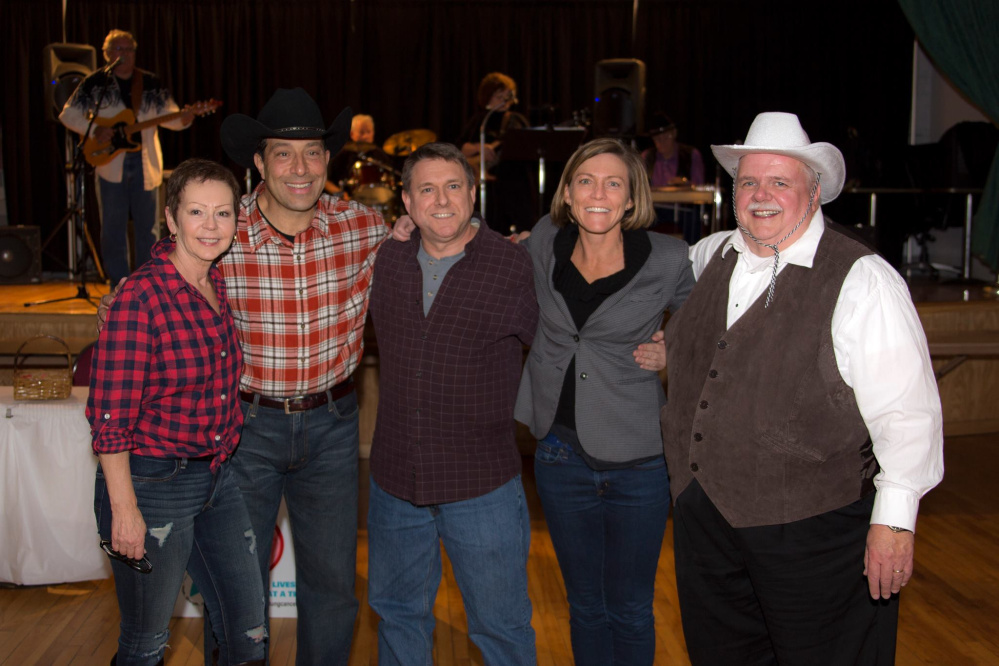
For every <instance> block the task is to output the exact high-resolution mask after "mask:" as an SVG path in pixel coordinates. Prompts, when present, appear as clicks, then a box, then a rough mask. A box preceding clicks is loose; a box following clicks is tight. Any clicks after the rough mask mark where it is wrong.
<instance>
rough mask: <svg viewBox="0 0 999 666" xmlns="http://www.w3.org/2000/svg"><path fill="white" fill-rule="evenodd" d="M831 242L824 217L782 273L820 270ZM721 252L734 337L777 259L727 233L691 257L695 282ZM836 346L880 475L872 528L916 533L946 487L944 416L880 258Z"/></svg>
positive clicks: (838, 320) (924, 354)
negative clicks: (922, 509) (727, 271)
mask: <svg viewBox="0 0 999 666" xmlns="http://www.w3.org/2000/svg"><path fill="white" fill-rule="evenodd" d="M824 232H825V220H824V218H823V216H822V210H821V209H819V210H817V211H816V212H815V216H814V217H813V218H812V221H811V223H810V224H809V226H808V228H807V229H806V230H805V232H804V233H803V234H802V235H801V236H800V237H799V238H798V240H797V241H795V242H794V243H793V244H792V245H791V246H789V247H788V248H786V249H784V250H781V253H780V266H779V267H778V273H779V272H780V271H782V270H783V269H784V267H785V266H787V265H788V264H797V265H798V266H805V267H807V268H811V266H812V261H813V260H814V258H815V251H816V249H817V248H818V245H819V239H820V238H822V234H823V233H824ZM748 242H752V241H748ZM722 245H724V248H723V250H722V252H723V254H725V253H727V252H728V251H729V250H734V251H735V252H737V253H738V254H739V260H738V261H737V262H736V266H735V270H734V272H733V273H732V279H731V281H730V282H729V292H728V321H727V326H728V327H729V328H731V327H732V325H733V324H734V323H735V322H736V321H738V320H739V317H741V316H742V314H743V313H744V312H745V311H746V310H747V309H748V308H749V307H750V306H751V305H752V304H753V302H755V301H756V299H757V298H759V297H760V296H761V295H762V294H764V293H765V292H766V290H767V288H768V287H769V286H770V276H771V273H772V271H773V261H774V258H773V256H772V255H771V256H766V257H760V256H757V255H755V254H753V253H752V252H751V251H750V249H749V246H748V244H747V239H746V238H745V236H743V234H742V232H740V231H739V230H735V231H723V232H720V233H716V234H712V235H710V236H708V237H706V238H704V239H702V240H701V241H700V242H698V243H697V244H696V245H694V246H693V247H691V248H690V260H691V262H692V263H693V265H694V277H695V278H699V277H700V275H701V273H702V272H703V271H704V268H705V266H706V265H707V263H708V262H709V261H710V260H711V257H712V256H714V253H715V251H717V249H718V247H719V246H722ZM780 288H781V286H780V283H778V284H777V290H778V291H779V290H780ZM832 339H833V350H834V353H835V356H836V365H837V366H838V367H839V372H840V375H841V376H842V377H843V381H844V382H846V384H847V385H848V386H850V387H851V388H852V389H853V392H854V394H855V396H856V399H857V406H858V407H859V408H860V414H861V416H862V417H863V419H864V423H866V424H867V430H868V432H869V433H870V435H871V440H872V442H873V444H874V455H875V457H876V458H877V460H878V463H879V464H880V466H881V471H880V472H879V473H878V475H877V476H875V477H874V485H875V487H876V488H877V495H876V496H875V500H874V511H873V513H872V515H871V523H877V524H882V525H894V526H897V527H904V528H906V529H910V530H913V531H915V527H916V514H917V512H918V511H919V500H920V498H921V497H922V496H923V495H925V494H926V493H927V492H929V490H930V489H931V488H933V487H934V486H935V485H937V484H938V483H940V479H942V478H943V468H944V466H943V416H942V414H941V410H940V395H939V393H938V392H937V383H936V379H935V377H934V375H933V366H932V365H931V364H930V355H929V350H928V348H927V346H926V335H925V334H924V332H923V326H922V324H921V323H920V321H919V316H918V315H917V314H916V308H915V306H914V305H913V304H912V298H911V297H910V295H909V289H908V287H906V284H905V282H904V281H903V280H902V277H901V276H900V275H899V274H898V273H897V272H896V271H895V269H893V268H892V267H891V266H890V265H889V264H888V263H887V262H886V261H885V260H884V259H882V258H881V257H879V256H877V255H874V254H872V255H869V256H866V257H862V258H860V259H858V260H857V262H856V263H855V264H854V265H853V268H851V269H850V272H849V273H848V274H847V276H846V279H845V280H844V281H843V288H842V290H841V291H840V294H839V299H838V300H837V301H836V309H835V310H834V311H833V317H832Z"/></svg>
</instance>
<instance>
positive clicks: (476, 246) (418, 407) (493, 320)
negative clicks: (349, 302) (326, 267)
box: [371, 225, 538, 505]
mask: <svg viewBox="0 0 999 666" xmlns="http://www.w3.org/2000/svg"><path fill="white" fill-rule="evenodd" d="M419 245H420V235H419V232H414V234H413V238H412V239H411V240H410V241H409V242H406V243H388V244H386V245H385V246H384V247H383V248H382V249H381V250H379V252H378V263H377V264H376V266H375V280H374V286H373V287H372V290H371V321H372V323H373V324H374V326H375V333H376V335H377V337H378V358H379V368H380V373H379V384H378V386H379V398H378V417H377V423H376V426H375V435H374V442H373V445H372V449H371V473H372V475H373V476H374V478H375V481H376V482H377V483H378V485H379V486H381V488H382V489H383V490H385V491H386V492H388V493H390V494H392V495H394V496H395V497H398V498H401V499H405V500H408V501H410V502H412V503H413V504H417V505H428V504H443V503H446V502H455V501H459V500H465V499H471V498H473V497H480V496H482V495H485V494H486V493H488V492H490V491H492V490H494V489H496V488H498V487H499V486H501V485H503V484H504V483H506V482H507V481H509V480H510V479H512V478H513V477H514V476H515V475H516V474H519V473H520V469H521V461H520V453H519V452H518V450H517V446H516V442H515V430H514V428H515V424H514V420H513V405H514V401H515V399H516V396H517V388H518V384H519V382H520V370H521V365H522V361H523V345H524V344H531V342H532V341H533V339H534V333H535V331H536V329H537V326H538V304H537V299H536V297H535V293H534V279H533V268H532V266H531V259H530V257H529V256H528V254H527V250H526V249H525V248H522V247H520V246H517V245H514V244H512V243H511V242H510V241H508V240H506V239H505V238H503V237H502V236H500V235H499V234H497V233H496V232H494V231H491V230H489V229H488V228H486V227H485V225H483V226H482V227H481V228H480V229H479V231H478V233H476V234H475V237H474V238H473V239H472V240H471V241H470V242H469V243H468V244H467V245H466V246H465V256H464V257H462V258H461V259H460V260H459V261H458V262H457V263H456V264H455V265H454V266H452V267H451V268H450V270H448V272H447V274H446V275H445V276H444V280H443V281H442V283H441V285H440V289H439V290H438V292H437V295H436V296H435V297H434V303H433V305H432V306H431V308H430V312H429V314H428V315H426V316H424V314H423V296H422V293H421V292H422V286H423V273H422V272H421V269H420V264H419V261H418V260H417V256H416V254H417V250H418V248H419Z"/></svg>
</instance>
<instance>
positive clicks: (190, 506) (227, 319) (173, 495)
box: [87, 159, 267, 666]
mask: <svg viewBox="0 0 999 666" xmlns="http://www.w3.org/2000/svg"><path fill="white" fill-rule="evenodd" d="M238 211H239V183H238V182H237V181H236V179H235V178H234V177H233V175H232V173H231V172H230V171H229V170H228V169H226V168H225V167H223V166H221V165H219V164H216V163H215V162H211V161H208V160H200V159H197V160H187V161H185V162H183V163H182V164H181V165H180V166H178V167H177V168H176V169H175V170H174V172H173V175H172V177H171V178H170V181H169V183H168V185H167V202H166V218H167V225H168V226H169V227H170V232H171V233H170V240H169V241H166V242H168V243H170V245H172V247H171V248H170V249H169V252H167V253H166V254H165V255H164V254H163V253H159V254H158V255H156V256H154V257H153V259H151V260H150V261H149V262H147V263H146V264H144V265H143V266H142V267H141V268H140V269H139V270H138V271H136V272H135V273H134V274H133V275H132V276H131V277H130V278H129V280H128V282H126V283H125V285H124V286H123V287H122V288H121V290H120V292H119V294H118V296H117V298H116V299H115V301H114V304H113V305H112V306H111V309H110V311H109V312H108V317H107V323H106V324H105V325H104V329H103V330H102V332H101V336H100V338H99V340H98V341H97V346H96V348H95V351H94V357H93V372H92V379H91V385H90V399H89V402H88V405H87V418H88V419H89V420H90V424H91V432H92V434H93V447H94V452H95V453H97V454H98V456H99V457H100V467H99V468H98V470H97V481H96V484H95V489H94V495H95V496H94V511H95V514H96V517H97V523H98V529H99V531H100V538H101V547H102V548H104V550H105V552H107V553H108V555H109V556H110V557H111V568H112V571H113V572H114V578H115V588H116V591H117V595H118V607H119V610H120V612H121V632H120V636H119V639H118V654H117V655H116V657H115V659H114V660H112V662H111V663H112V664H115V663H117V664H118V665H119V666H125V665H129V666H130V665H132V664H135V665H141V666H146V665H147V664H149V665H153V664H162V663H163V653H164V650H165V648H166V643H167V638H168V635H169V632H168V626H169V622H170V617H171V615H172V612H173V607H174V603H175V601H176V599H177V594H178V592H179V591H180V587H181V584H182V582H183V579H184V572H185V571H187V572H189V573H190V575H191V578H192V579H193V580H194V582H195V584H196V585H197V587H198V589H199V590H200V592H201V594H202V597H203V598H204V600H205V609H206V611H207V613H208V614H209V616H211V619H212V626H213V627H215V631H216V636H215V638H216V640H217V642H218V645H219V655H218V663H219V664H263V663H264V658H265V656H266V649H267V641H266V638H267V631H266V628H265V624H264V593H263V586H262V584H261V581H260V576H259V575H258V574H257V560H256V538H255V536H254V533H253V530H252V528H251V527H250V519H249V516H248V514H247V512H246V507H245V505H244V504H243V499H242V496H241V495H240V492H239V487H238V485H237V482H236V479H235V478H234V477H233V476H232V473H231V471H230V470H229V462H228V461H229V458H230V456H231V455H232V452H233V450H234V449H235V448H236V444H237V443H238V441H239V431H240V427H241V426H242V422H243V416H242V411H241V410H240V409H239V395H238V390H239V375H240V370H241V366H242V353H241V352H240V348H239V341H238V339H237V337H236V329H235V325H234V323H233V319H232V314H231V313H230V311H229V304H228V302H227V300H226V291H225V281H224V280H223V279H222V276H221V274H220V273H219V271H218V269H217V268H216V267H215V265H214V262H215V260H216V259H218V257H219V256H221V255H222V254H223V253H224V252H225V251H226V250H228V249H229V245H230V244H231V243H232V239H233V235H234V234H235V231H236V219H237V214H238Z"/></svg>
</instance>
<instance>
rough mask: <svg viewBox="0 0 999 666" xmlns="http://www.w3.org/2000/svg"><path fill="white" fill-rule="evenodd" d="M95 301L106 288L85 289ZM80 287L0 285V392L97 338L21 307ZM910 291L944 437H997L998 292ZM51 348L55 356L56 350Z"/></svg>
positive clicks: (55, 313) (60, 313) (370, 369)
mask: <svg viewBox="0 0 999 666" xmlns="http://www.w3.org/2000/svg"><path fill="white" fill-rule="evenodd" d="M87 290H88V292H89V293H90V294H91V295H92V296H94V297H95V298H96V299H99V298H100V297H101V296H103V295H104V294H106V293H107V291H108V286H107V285H104V284H88V285H87ZM77 291H78V285H76V284H74V283H72V282H68V281H49V282H45V283H43V284H39V285H7V286H3V285H0V385H3V384H10V383H11V372H10V368H11V366H12V363H13V356H14V353H15V352H16V351H17V348H18V346H20V344H21V343H22V342H23V341H24V340H26V339H28V338H29V337H31V336H33V335H37V334H40V333H47V334H50V335H55V336H57V337H60V338H62V339H63V340H65V341H66V343H67V345H69V347H70V351H71V352H72V353H74V354H76V353H78V352H79V350H80V349H82V348H83V347H84V346H85V345H86V344H87V343H89V342H91V341H93V340H94V339H96V337H97V329H96V313H97V308H96V307H95V306H94V305H92V304H90V303H88V302H86V301H84V300H69V301H62V302H59V303H51V304H47V305H38V306H33V307H25V306H24V303H31V302H36V301H44V300H50V299H57V298H66V297H71V296H74V295H76V293H77ZM910 291H911V292H912V294H913V299H914V300H915V302H916V309H917V311H918V312H919V317H920V319H921V320H922V323H923V328H924V329H925V330H926V335H927V338H928V340H929V342H930V353H931V355H932V356H933V364H934V368H935V369H936V370H937V373H938V379H939V386H940V398H941V401H942V403H943V409H944V430H945V432H946V434H947V435H948V436H955V435H967V434H978V433H990V432H999V297H997V295H996V288H995V286H994V285H993V286H991V287H986V286H983V285H980V284H979V285H973V286H971V285H969V286H964V285H961V284H956V283H950V284H948V283H937V282H930V281H912V282H911V283H910ZM51 349H53V350H56V351H57V349H56V347H55V346H53V347H51ZM376 355H377V351H376V349H375V346H374V345H371V346H370V348H369V351H368V353H367V354H366V358H365V363H363V364H362V367H361V368H360V369H359V373H362V376H359V377H358V378H357V380H358V386H359V389H360V391H361V392H362V393H364V394H366V395H364V397H365V398H366V399H365V400H364V403H365V404H364V405H363V406H364V407H365V409H364V410H362V411H364V412H365V414H364V417H363V418H362V421H364V423H363V424H362V425H363V426H364V427H362V430H364V431H366V432H365V433H364V434H365V435H366V436H365V437H362V442H363V443H364V444H368V443H369V442H370V439H369V437H370V432H369V431H370V430H373V426H374V407H375V405H376V404H377V395H378V388H377V381H378V380H377V368H376V364H375V362H376V359H375V357H376Z"/></svg>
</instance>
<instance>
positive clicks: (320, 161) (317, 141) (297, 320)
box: [219, 88, 389, 666]
mask: <svg viewBox="0 0 999 666" xmlns="http://www.w3.org/2000/svg"><path fill="white" fill-rule="evenodd" d="M350 119H351V110H350V109H349V108H345V109H344V110H343V111H341V112H340V114H339V115H338V116H337V119H336V120H335V121H334V122H333V124H332V125H330V126H329V127H327V126H326V124H325V123H324V122H323V117H322V112H321V111H320V110H319V106H318V105H317V104H316V103H315V101H313V99H312V98H311V97H310V96H309V95H308V93H306V92H305V91H304V90H302V89H301V88H296V89H294V90H286V89H280V90H278V91H277V92H275V93H274V95H273V96H272V97H271V99H270V100H269V101H268V102H267V104H265V105H264V107H263V108H262V109H261V110H260V113H259V114H258V115H257V117H256V119H254V118H250V117H249V116H245V115H242V114H234V115H231V116H229V117H228V118H226V119H225V121H224V122H223V123H222V145H223V147H224V148H225V150H226V153H227V154H228V155H229V157H231V158H232V159H233V160H234V161H235V162H236V163H238V164H239V165H240V166H243V167H249V166H251V165H252V166H255V167H256V168H257V170H258V171H259V172H260V174H261V176H263V182H262V183H260V185H259V186H258V187H257V188H256V190H254V191H253V193H252V194H249V195H247V196H245V197H244V198H243V201H242V206H241V210H240V216H239V225H238V227H237V231H236V239H235V241H234V242H233V245H232V249H231V250H230V251H229V253H228V254H226V255H225V256H224V257H223V258H222V259H221V260H220V262H219V267H220V268H221V270H222V272H223V274H224V275H225V278H226V287H227V290H228V295H229V303H230V305H231V307H232V310H233V315H234V317H235V319H236V327H237V329H238V332H239V336H240V343H241V346H242V349H243V361H244V364H243V376H242V380H241V382H240V397H241V398H242V399H243V413H244V415H245V420H244V425H243V434H242V439H241V441H240V445H239V449H238V453H237V454H236V455H235V456H234V457H233V463H234V467H235V469H236V471H237V474H238V475H239V476H240V485H241V487H242V491H243V496H244V498H245V500H246V505H247V508H248V510H249V513H250V519H251V522H252V523H253V530H254V532H255V534H256V536H257V540H258V541H257V547H256V548H257V550H256V552H257V555H258V558H259V562H260V574H261V576H263V579H264V588H265V589H269V584H268V572H269V566H270V554H271V538H272V536H273V534H274V525H275V521H276V517H277V513H278V505H279V504H280V502H281V498H282V496H283V497H284V499H285V501H286V504H287V508H288V516H289V518H290V520H291V527H292V537H293V539H294V547H295V575H296V593H297V594H296V601H297V605H298V654H297V658H296V663H297V664H299V665H300V666H305V665H314V664H316V665H317V664H323V665H325V664H345V663H347V659H348V655H349V653H350V643H351V636H352V633H353V627H354V618H355V616H356V613H357V606H358V604H357V599H356V598H355V596H354V574H355V567H356V549H357V455H358V437H359V435H358V406H357V396H356V394H355V393H354V386H353V383H352V382H351V379H350V378H351V374H352V373H353V372H354V369H355V368H356V367H357V363H358V361H359V359H360V357H361V351H362V341H361V340H362V332H363V329H364V319H365V316H366V314H367V307H368V292H369V288H370V286H371V274H372V266H373V262H374V259H375V250H376V248H377V247H378V245H379V244H380V243H381V242H382V241H383V240H384V239H385V238H386V237H387V236H388V234H389V229H388V227H386V226H385V224H384V222H383V221H382V219H381V217H380V216H378V215H377V214H376V213H375V212H373V211H371V210H370V209H368V208H365V207H364V206H361V205H360V204H357V203H355V202H347V201H344V200H342V199H340V198H335V197H332V196H330V195H326V194H323V186H324V184H325V180H326V167H327V164H328V163H329V159H330V155H332V154H335V153H336V152H337V151H339V150H340V148H341V146H343V144H344V142H346V140H347V137H348V133H349V131H350Z"/></svg>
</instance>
